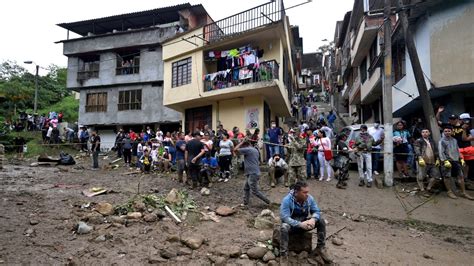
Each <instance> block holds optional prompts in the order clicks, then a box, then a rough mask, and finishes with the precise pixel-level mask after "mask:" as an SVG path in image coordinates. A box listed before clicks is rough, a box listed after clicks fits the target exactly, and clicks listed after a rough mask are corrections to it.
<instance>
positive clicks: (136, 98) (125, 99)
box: [118, 90, 142, 111]
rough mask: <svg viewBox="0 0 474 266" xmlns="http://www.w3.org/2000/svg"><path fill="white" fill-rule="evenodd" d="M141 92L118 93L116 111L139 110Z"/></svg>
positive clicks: (140, 107)
mask: <svg viewBox="0 0 474 266" xmlns="http://www.w3.org/2000/svg"><path fill="white" fill-rule="evenodd" d="M141 109H142V90H130V91H119V103H118V110H119V111H126V110H141Z"/></svg>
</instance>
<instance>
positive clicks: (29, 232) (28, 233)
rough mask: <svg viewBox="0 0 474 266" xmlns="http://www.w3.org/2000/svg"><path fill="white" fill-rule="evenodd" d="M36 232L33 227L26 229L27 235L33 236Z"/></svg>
mask: <svg viewBox="0 0 474 266" xmlns="http://www.w3.org/2000/svg"><path fill="white" fill-rule="evenodd" d="M34 234H35V229H33V228H28V229H26V230H25V236H32V235H34Z"/></svg>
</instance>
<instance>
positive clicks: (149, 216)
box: [143, 213, 158, 223]
mask: <svg viewBox="0 0 474 266" xmlns="http://www.w3.org/2000/svg"><path fill="white" fill-rule="evenodd" d="M143 220H145V222H148V223H153V222H156V221H157V220H158V216H156V214H154V213H147V214H145V216H143Z"/></svg>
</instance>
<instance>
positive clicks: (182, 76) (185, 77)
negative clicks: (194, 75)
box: [172, 57, 191, 88]
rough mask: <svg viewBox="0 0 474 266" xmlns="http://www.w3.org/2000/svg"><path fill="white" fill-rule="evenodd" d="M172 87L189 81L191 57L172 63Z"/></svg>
mask: <svg viewBox="0 0 474 266" xmlns="http://www.w3.org/2000/svg"><path fill="white" fill-rule="evenodd" d="M172 80H173V83H172V87H173V88H174V87H179V86H182V85H185V84H189V83H191V57H188V58H186V59H183V60H180V61H178V62H174V63H173V73H172Z"/></svg>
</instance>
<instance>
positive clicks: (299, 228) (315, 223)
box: [280, 181, 331, 263]
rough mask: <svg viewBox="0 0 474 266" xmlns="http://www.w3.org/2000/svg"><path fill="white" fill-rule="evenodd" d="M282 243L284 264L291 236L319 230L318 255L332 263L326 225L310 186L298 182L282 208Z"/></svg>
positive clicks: (281, 249)
mask: <svg viewBox="0 0 474 266" xmlns="http://www.w3.org/2000/svg"><path fill="white" fill-rule="evenodd" d="M280 218H281V222H282V224H281V243H280V254H281V255H280V256H281V259H282V261H283V263H284V262H285V261H286V262H287V261H288V242H289V236H290V234H297V233H304V232H305V231H311V230H313V229H314V228H316V230H317V235H318V243H317V247H316V250H315V252H316V254H318V255H319V256H321V258H322V259H323V260H324V261H326V262H328V263H330V262H331V259H330V258H329V256H328V255H327V252H326V249H325V240H326V239H325V238H326V223H325V221H324V219H322V217H321V212H320V210H319V208H318V205H316V201H315V200H314V198H313V196H311V195H309V187H308V184H307V183H306V182H304V181H298V182H296V183H295V184H294V185H292V186H291V190H290V193H288V195H286V196H285V197H284V198H283V200H282V202H281V206H280Z"/></svg>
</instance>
